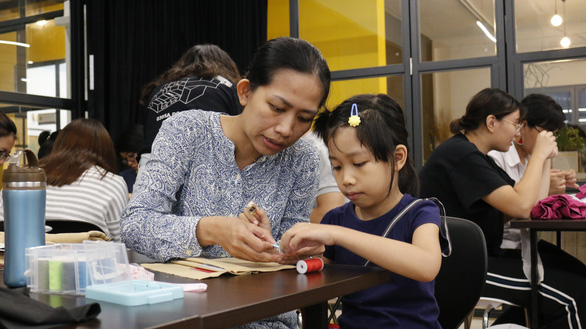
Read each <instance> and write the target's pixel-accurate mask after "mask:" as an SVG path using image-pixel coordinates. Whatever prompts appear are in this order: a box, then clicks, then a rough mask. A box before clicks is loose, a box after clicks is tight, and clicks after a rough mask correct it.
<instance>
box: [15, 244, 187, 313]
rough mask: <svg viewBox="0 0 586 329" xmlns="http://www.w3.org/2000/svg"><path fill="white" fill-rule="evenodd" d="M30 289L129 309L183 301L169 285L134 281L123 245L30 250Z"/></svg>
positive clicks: (179, 292)
mask: <svg viewBox="0 0 586 329" xmlns="http://www.w3.org/2000/svg"><path fill="white" fill-rule="evenodd" d="M26 268H27V270H26V273H25V274H26V276H27V286H28V287H29V288H30V290H31V291H33V292H40V293H50V294H64V295H85V297H86V298H90V299H96V300H100V301H105V302H110V303H116V304H121V305H126V306H137V305H144V304H155V303H161V302H165V301H171V300H174V299H179V298H183V288H182V287H181V286H179V285H174V284H171V283H166V282H156V281H141V280H132V275H131V271H130V266H129V265H128V255H127V253H126V246H125V245H124V244H123V243H114V242H96V241H84V242H83V244H82V243H63V244H55V245H48V246H41V247H33V248H27V249H26Z"/></svg>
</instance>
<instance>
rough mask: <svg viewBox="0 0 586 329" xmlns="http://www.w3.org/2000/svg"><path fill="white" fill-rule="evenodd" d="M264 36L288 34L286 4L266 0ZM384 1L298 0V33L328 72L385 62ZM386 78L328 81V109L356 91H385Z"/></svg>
mask: <svg viewBox="0 0 586 329" xmlns="http://www.w3.org/2000/svg"><path fill="white" fill-rule="evenodd" d="M268 3H269V7H268V20H267V22H268V23H267V36H268V37H269V39H270V38H273V37H277V36H282V35H288V31H289V19H288V15H289V4H288V1H284V0H269V2H268ZM384 15H385V11H384V0H362V1H354V0H301V1H300V3H299V17H300V19H299V20H300V22H299V35H300V37H301V38H302V39H304V40H307V41H309V42H311V43H312V44H313V45H314V46H316V47H317V48H318V49H319V50H320V51H321V52H322V54H323V55H324V57H325V58H326V60H327V62H328V65H329V67H330V70H331V71H337V70H346V69H354V68H364V67H372V66H382V65H386V52H385V21H384ZM386 81H387V80H386V78H376V79H365V80H349V81H341V82H335V83H333V84H332V88H331V92H330V96H329V99H328V103H327V106H328V107H329V108H332V107H334V106H335V105H337V104H339V103H341V102H342V101H343V100H344V99H346V98H348V97H350V96H352V95H355V94H359V93H385V94H386V93H387V82H386Z"/></svg>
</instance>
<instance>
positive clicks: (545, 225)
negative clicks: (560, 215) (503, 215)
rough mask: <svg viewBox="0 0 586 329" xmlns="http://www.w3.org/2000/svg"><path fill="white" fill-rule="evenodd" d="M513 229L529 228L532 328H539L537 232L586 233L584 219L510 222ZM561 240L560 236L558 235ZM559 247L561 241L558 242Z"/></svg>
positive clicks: (516, 220) (519, 220) (518, 220)
mask: <svg viewBox="0 0 586 329" xmlns="http://www.w3.org/2000/svg"><path fill="white" fill-rule="evenodd" d="M510 223H511V228H528V229H529V237H530V244H531V328H539V317H538V315H539V285H538V284H537V232H538V231H556V232H562V231H586V220H584V219H567V220H564V219H561V220H535V219H534V220H527V219H514V220H511V221H510ZM558 239H560V235H558ZM557 242H558V245H560V244H559V240H558V241H557Z"/></svg>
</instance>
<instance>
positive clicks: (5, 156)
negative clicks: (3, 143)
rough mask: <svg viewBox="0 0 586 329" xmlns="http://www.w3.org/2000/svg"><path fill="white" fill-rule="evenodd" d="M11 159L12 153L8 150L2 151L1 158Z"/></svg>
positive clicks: (0, 152)
mask: <svg viewBox="0 0 586 329" xmlns="http://www.w3.org/2000/svg"><path fill="white" fill-rule="evenodd" d="M8 159H10V153H9V152H6V151H0V160H2V161H6V160H8Z"/></svg>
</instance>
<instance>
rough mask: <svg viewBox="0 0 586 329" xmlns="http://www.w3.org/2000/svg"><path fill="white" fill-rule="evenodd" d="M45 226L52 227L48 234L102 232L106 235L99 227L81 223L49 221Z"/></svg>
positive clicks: (46, 221)
mask: <svg viewBox="0 0 586 329" xmlns="http://www.w3.org/2000/svg"><path fill="white" fill-rule="evenodd" d="M45 225H47V226H50V227H51V231H49V232H48V233H79V232H88V231H100V232H103V233H106V232H104V230H102V229H101V228H100V227H99V226H96V225H94V224H92V223H87V222H80V221H72V220H52V219H47V220H45Z"/></svg>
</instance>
